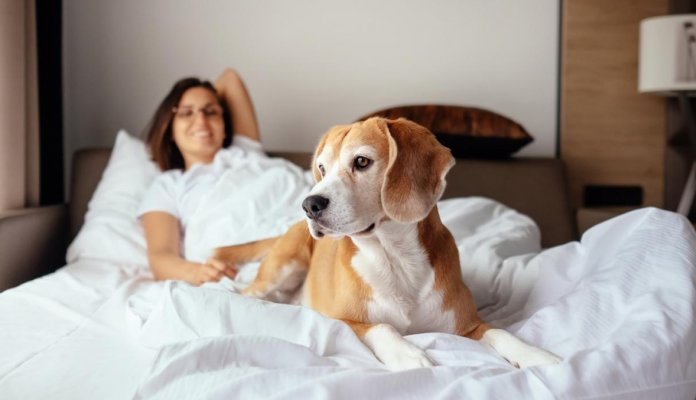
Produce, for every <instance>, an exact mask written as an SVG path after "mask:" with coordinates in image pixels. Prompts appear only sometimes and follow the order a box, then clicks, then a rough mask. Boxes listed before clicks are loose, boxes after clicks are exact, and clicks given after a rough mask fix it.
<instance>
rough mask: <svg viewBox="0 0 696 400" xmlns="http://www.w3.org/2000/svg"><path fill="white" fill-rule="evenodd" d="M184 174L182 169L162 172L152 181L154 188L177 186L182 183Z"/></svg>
mask: <svg viewBox="0 0 696 400" xmlns="http://www.w3.org/2000/svg"><path fill="white" fill-rule="evenodd" d="M182 175H183V172H182V171H181V170H180V169H170V170H168V171H163V172H160V174H159V175H157V176H156V177H155V179H154V180H153V181H152V186H176V185H178V184H179V182H181V177H182Z"/></svg>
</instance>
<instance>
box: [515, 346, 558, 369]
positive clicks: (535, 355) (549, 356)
mask: <svg viewBox="0 0 696 400" xmlns="http://www.w3.org/2000/svg"><path fill="white" fill-rule="evenodd" d="M511 361H512V360H511ZM562 361H563V359H561V358H560V357H558V356H557V355H555V354H553V353H550V352H548V351H546V350H543V349H540V348H538V347H533V346H529V347H528V348H527V349H526V351H524V353H523V354H520V356H519V357H518V358H517V360H515V361H514V362H512V364H513V365H516V366H517V367H519V368H527V367H533V366H535V365H548V364H559V363H561V362H562Z"/></svg>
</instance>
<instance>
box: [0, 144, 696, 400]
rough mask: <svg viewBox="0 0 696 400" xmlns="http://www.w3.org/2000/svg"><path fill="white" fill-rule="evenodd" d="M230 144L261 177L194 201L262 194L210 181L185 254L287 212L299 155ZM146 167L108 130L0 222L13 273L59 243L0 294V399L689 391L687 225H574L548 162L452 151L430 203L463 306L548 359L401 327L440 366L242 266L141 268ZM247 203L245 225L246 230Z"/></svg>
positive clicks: (691, 292) (695, 238)
mask: <svg viewBox="0 0 696 400" xmlns="http://www.w3.org/2000/svg"><path fill="white" fill-rule="evenodd" d="M233 148H234V146H233ZM229 157H231V159H232V160H233V161H232V162H233V163H236V164H235V165H236V167H235V168H252V169H255V170H258V171H259V174H260V175H259V178H258V179H256V180H254V182H253V184H252V183H249V182H239V181H234V180H230V182H227V183H226V184H224V185H222V186H221V187H220V188H219V189H217V190H216V192H214V193H211V194H210V197H211V198H213V197H215V196H223V195H224V194H225V193H230V192H231V191H234V190H241V191H243V192H244V193H249V191H254V190H256V191H261V192H263V193H265V195H264V196H265V197H264V196H259V198H262V197H263V198H264V199H265V200H264V199H262V200H259V201H254V203H253V204H246V203H244V204H242V203H239V199H238V197H235V196H227V197H229V198H230V199H229V200H225V201H227V203H224V205H225V207H224V208H222V209H224V210H228V211H229V210H237V211H235V212H232V211H229V212H227V213H222V215H223V216H222V217H221V209H216V210H213V211H214V212H213V211H210V212H201V214H200V216H199V221H198V223H199V229H198V231H196V230H195V229H194V234H193V235H194V236H195V239H192V243H193V244H192V245H191V246H192V249H194V248H195V247H196V243H197V244H198V245H199V246H204V245H206V246H214V245H220V244H230V243H234V242H242V241H246V240H251V238H254V237H259V236H263V235H268V234H273V233H279V232H282V231H283V229H284V228H285V226H287V225H288V224H289V223H291V222H292V221H294V220H295V219H296V218H299V217H301V214H300V212H299V210H300V207H299V203H298V201H299V200H298V198H300V197H301V195H302V193H304V192H306V190H307V189H308V188H309V186H310V185H311V179H310V177H309V174H308V173H307V172H306V171H305V170H304V169H303V168H302V167H306V166H307V164H308V162H309V159H310V156H309V154H301V153H276V154H271V157H266V156H263V155H249V154H245V153H243V152H242V153H234V150H233V151H231V154H230V156H229ZM156 173H157V171H156V168H155V167H154V165H153V164H151V163H150V161H149V160H148V157H147V153H146V151H145V148H144V146H143V144H142V142H141V141H140V140H138V139H136V138H134V137H132V136H130V135H128V134H127V133H125V132H120V133H119V134H118V135H117V138H116V141H115V143H114V146H113V148H112V149H89V150H82V151H80V152H78V153H77V154H76V155H75V158H74V161H73V175H72V185H71V202H70V204H69V206H67V207H65V206H55V207H51V208H48V209H43V210H40V211H36V212H34V213H30V212H27V213H18V214H17V215H12V216H10V218H9V221H10V222H9V223H8V222H6V223H4V224H3V225H0V235H4V236H0V237H3V238H4V239H6V242H4V245H5V246H11V247H9V249H10V250H12V249H13V248H14V249H15V250H12V251H10V250H8V253H7V254H10V253H11V254H10V256H9V257H10V259H12V260H14V262H17V263H21V265H23V266H26V269H31V267H32V265H31V264H27V261H26V260H27V259H28V260H30V262H37V263H38V262H39V258H40V257H39V256H40V255H37V254H35V253H36V252H37V251H36V249H37V248H42V247H44V248H53V250H51V251H53V252H55V253H60V251H59V250H55V248H60V246H61V243H65V242H67V240H61V239H60V235H64V237H70V238H71V240H70V246H69V248H68V251H67V256H66V261H65V262H62V263H61V264H65V265H64V266H62V267H61V268H59V269H58V270H57V271H55V272H52V273H50V274H47V275H44V276H42V277H40V278H36V279H33V280H30V281H28V282H26V283H24V284H22V285H20V286H17V287H14V288H11V289H8V290H5V291H3V292H2V293H0V355H1V356H0V394H1V396H0V397H2V398H7V399H15V398H16V399H29V398H65V399H79V398H103V399H110V398H113V399H123V398H138V399H140V398H142V399H171V398H206V399H217V398H225V399H229V398H239V399H244V398H277V399H286V398H287V399H290V398H292V399H297V398H301V399H309V398H318V399H322V398H325V399H335V398H351V399H352V398H375V399H389V398H394V399H407V398H414V399H426V398H427V399H430V398H534V399H543V398H590V397H591V398H626V399H636V398H646V399H654V398H663V399H671V398H675V399H677V398H678V399H680V398H686V399H693V398H694V394H695V393H696V329H695V327H694V320H695V318H696V233H695V232H694V229H693V226H692V225H691V224H690V223H689V222H688V221H687V220H686V219H685V218H683V217H681V216H679V215H677V214H675V213H671V212H668V211H663V210H659V209H655V208H645V209H640V210H636V211H633V212H630V213H626V214H623V215H621V216H619V217H616V218H613V219H610V220H608V221H605V222H603V223H601V224H598V225H596V226H594V227H593V228H591V229H589V230H588V231H587V232H585V233H584V234H583V235H582V237H581V238H580V239H579V240H575V239H576V237H575V225H574V222H573V218H572V214H571V212H570V209H569V207H568V202H567V198H566V195H565V189H564V186H563V182H564V178H563V168H562V164H561V163H560V161H559V160H556V159H523V158H521V159H508V160H474V159H460V160H458V161H457V164H456V166H455V167H454V169H453V170H452V171H451V172H450V174H449V175H448V189H447V192H446V194H445V197H444V198H443V200H442V201H441V202H440V203H439V207H440V213H441V216H442V219H443V222H444V223H445V224H446V225H447V226H448V227H449V228H450V230H451V231H452V233H453V235H454V237H455V240H456V242H457V246H458V249H459V252H460V257H461V259H462V274H463V277H464V279H465V280H466V281H467V283H468V285H469V287H470V288H471V289H472V292H473V294H474V297H475V299H476V301H477V305H478V307H479V309H480V313H481V315H482V316H483V317H484V318H485V319H487V320H488V321H489V322H491V323H493V324H494V325H497V326H501V327H505V328H507V329H508V330H510V331H511V332H513V333H515V334H516V335H518V336H519V337H521V338H522V339H524V340H526V341H528V342H530V343H533V344H535V345H537V346H540V347H543V348H546V349H548V350H550V351H552V352H554V353H556V354H558V355H559V356H561V357H562V358H563V359H564V361H563V362H562V363H561V364H559V365H551V366H541V367H533V368H528V369H523V370H520V369H515V368H514V367H512V366H510V365H509V364H508V363H507V362H506V361H505V360H504V359H501V358H500V357H499V356H498V355H496V354H495V352H494V351H493V350H492V349H490V348H487V347H486V346H484V345H482V344H480V343H478V342H474V341H471V340H468V339H466V338H461V337H457V336H453V335H446V334H440V333H427V334H419V335H411V336H409V337H408V339H409V340H410V341H412V342H414V343H416V344H417V345H419V346H421V347H422V348H425V349H426V350H427V353H428V355H429V356H430V357H431V358H432V359H433V360H434V361H435V362H436V363H437V365H438V366H437V367H434V368H426V369H415V370H409V371H403V372H398V373H397V372H391V371H389V370H387V369H386V368H385V367H384V366H383V365H382V364H380V363H379V362H378V361H377V360H376V359H375V357H374V356H373V355H372V354H371V353H370V351H369V350H368V349H367V348H366V347H365V346H363V345H362V344H361V343H360V341H359V340H358V339H357V338H356V337H355V335H354V334H353V333H352V331H351V330H350V329H349V328H348V327H347V326H346V325H344V324H342V323H341V322H338V321H335V320H331V319H327V318H325V317H323V316H321V315H319V314H317V313H315V312H313V311H312V310H309V309H305V308H302V307H300V306H294V305H285V304H274V303H269V302H264V301H259V300H255V299H249V298H245V297H243V296H240V295H238V294H236V293H235V291H236V290H238V288H239V287H242V286H243V285H244V284H245V283H246V282H248V281H249V280H250V279H251V278H252V277H253V275H254V272H255V268H256V267H257V266H255V265H247V266H245V267H244V269H243V270H242V272H241V273H240V274H239V277H238V281H236V282H233V281H223V282H221V283H218V284H206V285H203V286H201V287H192V286H190V285H188V284H185V283H182V282H174V281H167V282H156V281H154V280H153V279H152V276H151V274H150V272H149V270H148V268H147V261H146V255H145V247H144V238H143V237H142V230H141V228H140V227H139V225H138V223H137V221H136V219H135V216H134V213H135V208H136V207H137V204H138V201H139V198H140V197H141V196H142V194H143V192H144V190H145V189H146V188H147V186H148V184H149V182H150V181H151V180H152V178H153V177H154V176H155V174H156ZM261 174H262V175H261ZM262 176H263V177H262ZM268 176H270V177H271V178H265V177H268ZM245 185H247V186H245ZM218 190H219V192H217V191H218ZM252 197H253V196H252ZM268 199H271V200H272V201H269V200H268ZM257 203H258V204H257ZM296 203H297V204H296ZM216 204H219V203H216ZM278 204H281V205H280V206H278ZM271 205H273V207H275V208H273V209H269V207H270V206H271ZM260 210H263V211H260ZM36 213H38V214H40V215H39V216H37V214H36ZM227 214H229V215H227ZM249 216H254V218H253V219H254V220H255V221H256V222H255V223H254V224H253V225H248V224H247V225H244V224H245V223H246V222H245V218H247V219H248V217H249ZM13 221H14V222H13ZM258 221H261V222H258ZM232 223H235V224H237V225H236V226H240V225H241V226H244V229H234V230H230V228H229V226H230V225H231V224H232ZM35 226H38V227H39V229H38V230H37V231H36V232H37V233H36V234H35V235H34V236H33V240H34V242H33V243H34V244H35V246H26V243H22V239H21V238H22V237H26V236H22V235H26V232H27V230H31V229H35ZM41 227H44V229H43V231H50V232H51V236H50V237H49V239H46V233H45V232H42V231H41V229H40V228H41ZM13 232H14V234H13ZM211 232H212V234H211ZM221 237H224V239H220V238H221ZM50 238H53V241H51V239H50ZM215 240H224V243H222V242H220V243H218V242H215ZM8 243H9V244H8ZM23 244H24V245H23ZM28 247H29V250H26V249H27V248H28ZM5 249H8V247H5ZM23 249H24V250H23ZM32 249H33V250H32ZM51 251H48V250H47V253H51ZM192 251H195V250H192ZM23 252H24V253H23ZM201 252H203V251H201ZM27 253H28V254H27ZM17 254H20V255H17ZM21 254H24V255H21ZM41 255H43V256H45V254H41ZM37 257H39V258H37ZM41 260H46V258H43V259H41ZM41 262H44V261H41Z"/></svg>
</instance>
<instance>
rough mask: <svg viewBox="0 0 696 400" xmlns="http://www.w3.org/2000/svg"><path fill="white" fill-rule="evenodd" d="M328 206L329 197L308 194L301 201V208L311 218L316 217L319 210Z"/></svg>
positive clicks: (319, 213)
mask: <svg viewBox="0 0 696 400" xmlns="http://www.w3.org/2000/svg"><path fill="white" fill-rule="evenodd" d="M328 206H329V199H327V198H326V197H323V196H319V195H314V196H309V197H307V198H306V199H304V201H303V202H302V209H303V210H304V212H305V213H306V214H307V216H308V217H309V218H311V219H317V218H319V216H320V215H321V212H322V211H324V210H325V209H326V207H328Z"/></svg>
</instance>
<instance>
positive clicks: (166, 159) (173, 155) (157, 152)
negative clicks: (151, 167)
mask: <svg viewBox="0 0 696 400" xmlns="http://www.w3.org/2000/svg"><path fill="white" fill-rule="evenodd" d="M195 87H202V88H205V89H208V90H210V91H211V92H213V93H214V94H215V97H216V98H217V99H218V102H219V103H220V106H221V107H222V110H223V111H222V118H223V121H224V125H225V139H224V140H223V142H222V147H227V146H229V145H230V143H232V134H233V132H234V130H233V125H232V114H231V113H230V109H229V107H228V106H227V102H225V99H223V98H222V97H220V95H218V93H217V91H216V90H215V87H213V85H212V84H211V83H210V82H209V81H202V80H200V79H198V78H184V79H181V80H180V81H178V82H177V83H175V84H174V87H172V90H170V91H169V94H167V96H165V97H164V100H162V102H161V103H160V105H159V107H157V110H156V111H155V115H154V116H153V117H152V120H151V121H150V124H149V125H148V128H147V130H146V132H147V136H146V142H147V145H148V147H149V148H150V154H151V155H152V160H153V161H154V162H155V163H156V164H157V165H158V166H159V167H160V169H161V170H162V171H167V170H170V169H184V167H185V165H184V157H183V156H182V155H181V151H179V148H178V147H177V145H176V143H175V142H174V137H173V132H172V120H173V119H174V112H173V110H174V108H175V107H176V106H178V105H179V101H181V97H182V96H183V95H184V93H185V92H186V91H187V90H189V89H191V88H195Z"/></svg>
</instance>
